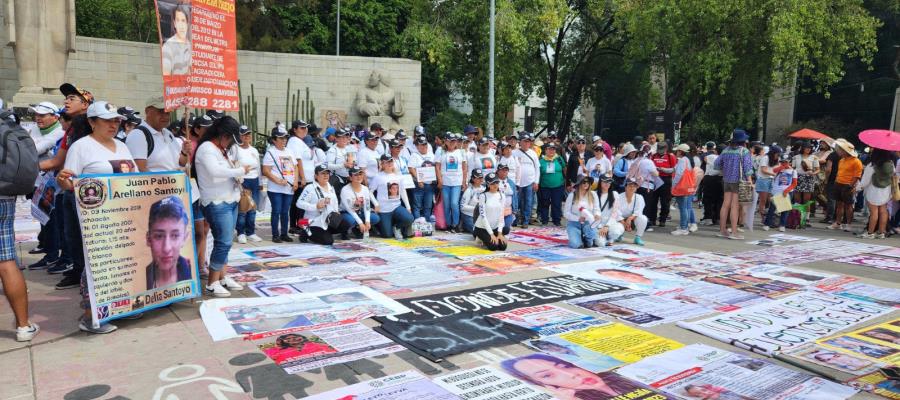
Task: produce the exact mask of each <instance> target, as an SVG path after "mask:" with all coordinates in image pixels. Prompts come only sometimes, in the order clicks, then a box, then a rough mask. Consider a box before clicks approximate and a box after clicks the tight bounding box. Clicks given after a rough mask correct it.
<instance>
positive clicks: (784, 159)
mask: <svg viewBox="0 0 900 400" xmlns="http://www.w3.org/2000/svg"><path fill="white" fill-rule="evenodd" d="M791 159H792V157H791V154H790V153H781V158H779V160H781V162H791Z"/></svg>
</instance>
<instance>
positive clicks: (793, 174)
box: [772, 168, 797, 194]
mask: <svg viewBox="0 0 900 400" xmlns="http://www.w3.org/2000/svg"><path fill="white" fill-rule="evenodd" d="M794 179H797V170H795V169H793V168H792V169H790V170H786V169H785V170H781V172H779V173H778V175H775V180H773V181H772V193H773V194H784V190H785V189H787V188H788V187H790V186H791V183H792V182H793V180H794Z"/></svg>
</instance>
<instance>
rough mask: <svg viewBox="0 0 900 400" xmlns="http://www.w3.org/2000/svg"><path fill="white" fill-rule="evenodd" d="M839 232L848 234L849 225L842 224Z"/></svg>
mask: <svg viewBox="0 0 900 400" xmlns="http://www.w3.org/2000/svg"><path fill="white" fill-rule="evenodd" d="M841 230H842V231H844V232H850V225H849V224H842V225H841Z"/></svg>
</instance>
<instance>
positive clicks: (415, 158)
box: [409, 151, 435, 183]
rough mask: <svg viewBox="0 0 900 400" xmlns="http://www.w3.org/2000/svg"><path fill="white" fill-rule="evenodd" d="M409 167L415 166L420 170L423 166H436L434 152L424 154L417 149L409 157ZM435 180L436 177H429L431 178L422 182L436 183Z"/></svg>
mask: <svg viewBox="0 0 900 400" xmlns="http://www.w3.org/2000/svg"><path fill="white" fill-rule="evenodd" d="M409 167H410V168H415V169H416V171H417V172H418V170H419V168H422V167H425V168H429V167H434V154H431V153H425V154H422V153H419V152H418V151H416V152H415V153H413V154H412V155H410V157H409ZM434 181H435V180H434V179H429V180H426V181H423V182H422V183H434Z"/></svg>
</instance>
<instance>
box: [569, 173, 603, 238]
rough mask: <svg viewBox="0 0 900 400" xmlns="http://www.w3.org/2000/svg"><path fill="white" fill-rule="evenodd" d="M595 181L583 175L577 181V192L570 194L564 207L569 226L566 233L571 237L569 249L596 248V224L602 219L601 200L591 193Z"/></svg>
mask: <svg viewBox="0 0 900 400" xmlns="http://www.w3.org/2000/svg"><path fill="white" fill-rule="evenodd" d="M593 183H594V179H593V178H591V177H589V176H586V175H581V176H579V177H578V179H576V180H575V190H573V191H572V193H569V196H568V197H567V198H566V204H565V206H563V214H564V215H565V217H566V220H567V221H569V222H568V226H567V227H566V231H567V233H568V236H569V247H571V248H573V249H580V248H582V247H594V246H597V245H599V244H598V243H596V239H597V231H596V230H595V229H594V226H595V225H594V224H595V222H596V221H597V220H599V219H600V200H599V199H597V194H596V193H594V192H593V191H591V185H592V184H593Z"/></svg>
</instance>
